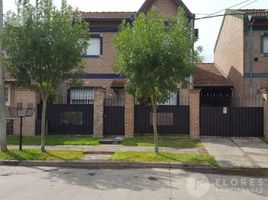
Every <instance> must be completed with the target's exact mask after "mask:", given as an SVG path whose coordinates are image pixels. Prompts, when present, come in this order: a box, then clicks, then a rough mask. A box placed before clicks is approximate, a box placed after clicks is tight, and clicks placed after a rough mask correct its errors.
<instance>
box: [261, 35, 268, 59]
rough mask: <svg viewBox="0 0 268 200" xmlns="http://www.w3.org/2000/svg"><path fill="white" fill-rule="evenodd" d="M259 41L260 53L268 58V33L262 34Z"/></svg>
mask: <svg viewBox="0 0 268 200" xmlns="http://www.w3.org/2000/svg"><path fill="white" fill-rule="evenodd" d="M261 40H262V41H261V42H262V43H261V45H262V48H261V53H262V54H263V55H264V56H268V33H263V35H262V38H261Z"/></svg>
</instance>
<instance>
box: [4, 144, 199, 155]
mask: <svg viewBox="0 0 268 200" xmlns="http://www.w3.org/2000/svg"><path fill="white" fill-rule="evenodd" d="M8 148H12V149H13V148H18V145H8ZM22 148H24V149H39V148H40V146H37V145H23V146H22ZM46 149H47V150H77V151H84V152H89V153H114V152H116V151H154V147H153V146H123V145H114V144H113V145H96V146H94V145H92V146H88V145H55V146H46ZM159 150H160V152H161V151H162V152H190V153H203V152H201V150H200V149H197V148H185V149H183V148H175V147H174V148H172V147H159Z"/></svg>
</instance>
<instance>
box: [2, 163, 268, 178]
mask: <svg viewBox="0 0 268 200" xmlns="http://www.w3.org/2000/svg"><path fill="white" fill-rule="evenodd" d="M0 166H21V167H60V168H76V169H150V168H162V169H182V170H185V171H189V172H193V173H194V172H195V173H210V174H226V175H236V176H252V177H262V178H263V177H268V169H261V168H214V167H211V166H208V165H198V164H184V163H159V162H158V163H156V162H155V163H153V162H125V161H17V160H14V161H9V160H7V161H0Z"/></svg>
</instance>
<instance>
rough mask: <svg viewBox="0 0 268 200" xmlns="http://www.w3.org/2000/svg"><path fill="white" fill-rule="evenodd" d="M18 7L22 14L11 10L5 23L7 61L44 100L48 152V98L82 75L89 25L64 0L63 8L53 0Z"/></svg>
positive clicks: (14, 74)
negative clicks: (62, 85)
mask: <svg viewBox="0 0 268 200" xmlns="http://www.w3.org/2000/svg"><path fill="white" fill-rule="evenodd" d="M17 6H18V13H10V14H9V15H8V18H7V20H6V22H5V26H4V29H5V32H4V35H3V37H2V42H3V47H4V49H5V52H6V54H7V55H8V56H7V57H6V58H4V59H3V61H4V63H5V67H6V69H7V70H8V71H9V72H10V73H11V75H12V76H14V78H16V80H17V81H18V82H20V83H21V84H23V85H24V86H25V87H29V88H31V89H32V90H33V91H35V92H37V93H38V94H39V96H40V98H41V100H42V104H43V105H42V120H41V150H42V151H45V127H46V125H45V124H46V123H45V118H46V108H47V101H48V99H49V97H50V96H53V95H55V94H56V93H57V89H58V86H59V84H61V83H63V82H66V81H67V82H69V83H71V80H78V77H79V76H80V75H81V73H82V69H83V62H82V58H81V55H82V54H83V53H84V52H85V51H86V48H87V46H88V41H89V38H90V35H89V27H88V24H87V23H86V22H84V21H83V20H82V19H81V18H80V16H79V12H77V11H74V10H73V9H72V8H71V7H70V6H67V5H66V1H64V0H63V1H62V8H61V9H60V10H58V9H57V8H56V7H54V6H53V2H52V0H42V1H39V0H37V1H36V5H35V6H33V5H32V4H31V3H29V0H24V1H19V3H18V5H17Z"/></svg>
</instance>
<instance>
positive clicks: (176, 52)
mask: <svg viewBox="0 0 268 200" xmlns="http://www.w3.org/2000/svg"><path fill="white" fill-rule="evenodd" d="M194 42H195V38H194V37H193V31H192V26H191V25H190V23H189V20H188V19H187V18H186V16H185V12H184V10H182V9H179V11H178V15H177V16H176V17H174V18H171V19H168V21H167V19H165V18H164V17H161V16H159V14H158V13H157V10H156V9H155V8H154V9H152V10H151V11H149V12H148V13H147V14H144V13H141V14H140V15H139V16H138V17H137V19H136V20H135V21H134V23H133V25H131V24H130V23H127V22H123V23H122V25H121V27H120V32H119V34H118V35H117V36H116V38H115V40H114V44H115V47H116V48H117V50H118V53H117V59H116V63H115V70H116V71H117V72H119V73H120V74H121V75H122V76H123V77H125V78H126V79H127V83H126V85H125V86H126V90H127V91H128V92H129V93H130V94H132V95H134V96H135V98H136V99H138V100H141V101H142V102H147V103H148V104H150V105H151V107H152V113H153V130H154V143H155V152H156V153H158V152H159V150H158V134H157V107H158V104H159V103H163V102H165V101H166V100H168V98H169V96H170V94H171V93H172V92H176V91H177V90H178V87H179V86H185V85H187V84H188V81H187V77H189V76H191V74H192V73H193V72H194V62H193V61H194V59H195V58H196V57H197V55H196V52H194V53H193V51H192V49H193V46H194Z"/></svg>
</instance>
